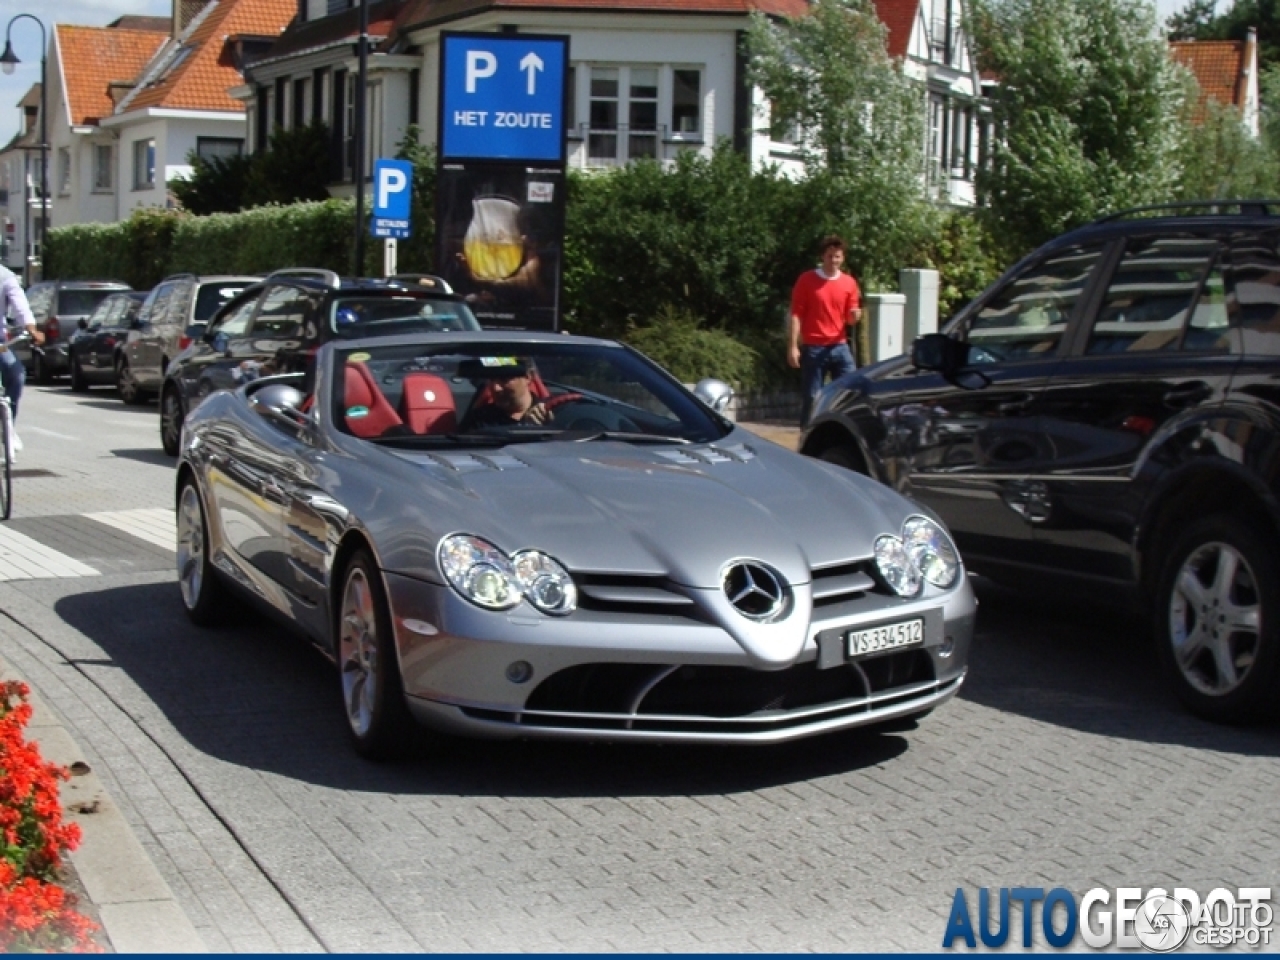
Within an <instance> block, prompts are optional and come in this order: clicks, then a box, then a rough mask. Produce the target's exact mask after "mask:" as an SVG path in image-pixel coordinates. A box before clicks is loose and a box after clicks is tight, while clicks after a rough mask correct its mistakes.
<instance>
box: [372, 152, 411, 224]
mask: <svg viewBox="0 0 1280 960" xmlns="http://www.w3.org/2000/svg"><path fill="white" fill-rule="evenodd" d="M412 205H413V164H412V163H410V162H409V161H408V160H375V161H374V163H373V221H372V222H371V223H370V225H369V230H370V232H371V233H372V234H373V235H374V236H375V237H383V238H388V237H395V238H398V239H405V238H406V237H408V236H409V233H410V226H409V211H410V209H411V208H412Z"/></svg>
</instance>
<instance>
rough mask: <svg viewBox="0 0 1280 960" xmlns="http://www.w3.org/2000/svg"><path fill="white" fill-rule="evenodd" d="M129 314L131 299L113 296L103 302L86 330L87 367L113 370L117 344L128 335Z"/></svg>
mask: <svg viewBox="0 0 1280 960" xmlns="http://www.w3.org/2000/svg"><path fill="white" fill-rule="evenodd" d="M128 312H129V298H128V297H125V296H112V297H108V298H107V299H106V301H104V302H103V305H102V308H101V310H100V312H96V313H95V315H94V316H93V317H91V318H90V319H89V326H88V328H87V329H86V330H85V334H86V335H87V338H88V343H87V344H86V347H85V348H84V349H83V350H82V353H83V355H84V356H83V362H84V365H85V367H87V368H91V369H103V370H110V369H111V364H112V357H113V355H114V353H115V348H116V344H117V343H118V342H120V341H121V340H123V338H124V337H125V336H127V334H128V329H127V324H128V320H127V319H126V317H127V315H128Z"/></svg>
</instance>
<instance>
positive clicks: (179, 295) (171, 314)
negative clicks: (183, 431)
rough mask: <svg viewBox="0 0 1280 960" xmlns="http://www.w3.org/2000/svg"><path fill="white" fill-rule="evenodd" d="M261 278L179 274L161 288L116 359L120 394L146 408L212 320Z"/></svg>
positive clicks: (140, 313)
mask: <svg viewBox="0 0 1280 960" xmlns="http://www.w3.org/2000/svg"><path fill="white" fill-rule="evenodd" d="M261 279H262V278H261V277H222V276H216V277H197V276H195V275H194V274H190V273H179V274H174V275H173V276H171V277H165V279H163V280H162V281H160V282H159V283H158V284H156V286H155V288H154V289H153V290H152V291H151V293H149V294H148V295H147V299H146V302H145V303H143V305H142V309H141V310H139V311H138V317H137V320H136V322H135V323H134V326H133V329H131V330H130V331H129V337H128V340H126V341H125V342H124V343H123V344H121V345H120V348H119V350H117V351H116V357H115V382H116V392H117V393H119V394H120V399H121V400H123V401H124V402H125V403H129V404H143V403H146V402H147V400H148V399H149V398H150V397H152V396H154V395H156V394H158V393H159V392H160V388H161V386H163V384H164V375H165V371H167V370H168V368H169V362H170V361H171V360H173V358H174V357H176V356H177V355H178V354H179V353H181V352H182V351H183V350H185V349H186V348H187V346H189V345H190V343H191V341H192V340H193V339H194V338H195V337H197V336H199V333H198V332H197V331H199V330H203V327H204V325H205V324H207V323H208V322H209V318H210V317H212V316H213V315H214V314H215V313H217V312H218V310H219V308H221V307H223V306H224V305H226V304H227V303H229V302H231V300H232V299H234V298H235V297H236V296H237V295H239V293H240V292H241V291H242V290H244V289H245V288H246V287H248V286H249V285H250V284H254V283H257V282H259V281H260V280H261Z"/></svg>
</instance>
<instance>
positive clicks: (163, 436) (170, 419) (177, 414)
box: [160, 386, 185, 457]
mask: <svg viewBox="0 0 1280 960" xmlns="http://www.w3.org/2000/svg"><path fill="white" fill-rule="evenodd" d="M184 419H185V417H184V415H183V412H182V398H181V397H180V396H178V390H177V388H176V387H172V386H169V387H165V388H164V392H163V393H162V394H160V444H161V446H163V447H164V452H165V453H167V454H169V456H171V457H176V456H177V455H178V447H179V446H180V445H181V442H182V421H183V420H184Z"/></svg>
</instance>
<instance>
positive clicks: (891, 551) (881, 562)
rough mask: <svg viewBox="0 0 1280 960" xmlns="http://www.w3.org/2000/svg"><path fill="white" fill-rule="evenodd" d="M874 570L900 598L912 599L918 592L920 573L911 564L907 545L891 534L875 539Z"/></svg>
mask: <svg viewBox="0 0 1280 960" xmlns="http://www.w3.org/2000/svg"><path fill="white" fill-rule="evenodd" d="M875 558H876V569H877V570H879V571H880V576H882V577H884V581H885V583H887V584H888V585H889V588H890V589H891V590H893V592H894V593H896V594H897V595H898V596H900V597H914V596H915V595H916V594H917V593H919V592H920V584H921V579H920V571H919V570H917V569H916V565H915V564H914V563H912V562H911V555H910V554H908V553H907V545H906V544H905V543H903V542H902V540H901V539H900V538H898V537H895V536H893V535H892V534H888V533H886V534H884V535H883V536H879V537H877V538H876V543H875Z"/></svg>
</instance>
